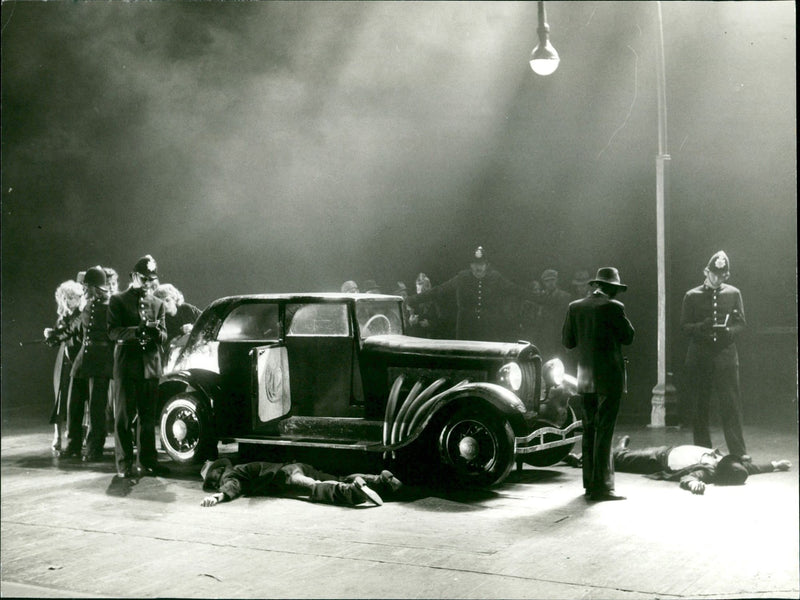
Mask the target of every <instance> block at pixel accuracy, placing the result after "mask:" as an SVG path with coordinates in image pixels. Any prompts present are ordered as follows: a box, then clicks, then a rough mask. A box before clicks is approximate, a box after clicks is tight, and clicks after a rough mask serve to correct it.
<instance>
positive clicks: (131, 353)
mask: <svg viewBox="0 0 800 600" xmlns="http://www.w3.org/2000/svg"><path fill="white" fill-rule="evenodd" d="M148 321H149V322H155V323H156V326H155V330H156V332H157V335H156V337H155V338H154V339H153V340H150V341H149V342H148V343H145V344H143V343H142V342H141V341H140V337H139V332H140V328H141V327H142V326H143V325H144V324H145V323H146V322H148ZM108 337H109V338H110V339H111V340H113V341H114V342H116V347H115V348H114V379H122V378H130V379H157V378H158V377H160V376H161V352H160V346H161V344H163V343H164V341H165V340H166V339H167V326H166V324H165V322H164V303H163V302H162V301H161V300H159V299H158V298H155V297H154V296H151V295H145V294H144V293H143V291H142V288H134V287H130V288H128V289H127V290H125V291H124V292H120V293H119V294H114V295H113V296H111V300H110V301H109V303H108Z"/></svg>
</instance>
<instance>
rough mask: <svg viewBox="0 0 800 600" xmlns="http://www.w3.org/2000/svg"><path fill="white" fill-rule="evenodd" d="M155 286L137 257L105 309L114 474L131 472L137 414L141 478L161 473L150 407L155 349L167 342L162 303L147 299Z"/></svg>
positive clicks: (151, 264)
mask: <svg viewBox="0 0 800 600" xmlns="http://www.w3.org/2000/svg"><path fill="white" fill-rule="evenodd" d="M157 287H158V270H157V265H156V261H155V260H154V259H153V257H152V256H150V255H149V254H148V255H146V256H143V257H142V258H140V259H139V260H138V261H137V262H136V265H135V266H134V267H133V272H132V273H131V285H130V287H128V289H127V290H125V291H124V292H121V293H119V294H116V295H115V296H112V297H111V300H110V302H109V305H108V336H109V337H110V338H111V339H112V340H114V341H115V342H116V347H115V348H114V387H115V392H116V393H115V402H114V445H115V450H114V453H115V457H116V463H117V473H118V474H119V475H120V476H122V477H132V476H133V475H134V474H135V473H134V468H133V467H134V458H133V440H132V439H131V422H132V421H133V417H134V415H138V424H137V428H136V438H137V439H136V447H137V449H138V457H137V458H138V460H137V462H138V465H137V471H138V472H139V474H141V475H154V474H156V475H157V474H160V473H161V472H164V471H165V469H163V468H160V467H159V465H158V462H157V455H156V441H155V404H156V396H157V392H158V378H159V377H160V376H161V352H160V347H161V344H163V343H164V340H166V339H167V327H166V325H165V322H164V303H163V302H161V300H159V299H158V298H156V297H154V296H153V292H154V291H155V289H156V288H157Z"/></svg>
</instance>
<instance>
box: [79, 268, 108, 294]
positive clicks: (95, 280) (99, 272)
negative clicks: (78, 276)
mask: <svg viewBox="0 0 800 600" xmlns="http://www.w3.org/2000/svg"><path fill="white" fill-rule="evenodd" d="M83 283H84V284H85V285H86V287H98V288H100V289H102V290H106V289H108V286H107V285H106V284H107V283H108V278H107V277H106V272H105V271H104V270H103V267H101V266H100V265H97V266H96V267H92V268H91V269H86V275H84V276H83Z"/></svg>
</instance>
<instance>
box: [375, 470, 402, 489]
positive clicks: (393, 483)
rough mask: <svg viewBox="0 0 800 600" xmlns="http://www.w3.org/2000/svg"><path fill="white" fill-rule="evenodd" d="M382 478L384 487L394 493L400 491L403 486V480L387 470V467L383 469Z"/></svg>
mask: <svg viewBox="0 0 800 600" xmlns="http://www.w3.org/2000/svg"><path fill="white" fill-rule="evenodd" d="M380 478H381V485H382V486H383V489H385V490H387V491H388V492H390V493H392V494H396V493H397V492H399V491H400V488H401V487H403V482H402V481H400V480H399V479H398V478H397V477H395V476H394V474H393V473H392V472H391V471H387V470H386V469H384V470H383V471H381V474H380Z"/></svg>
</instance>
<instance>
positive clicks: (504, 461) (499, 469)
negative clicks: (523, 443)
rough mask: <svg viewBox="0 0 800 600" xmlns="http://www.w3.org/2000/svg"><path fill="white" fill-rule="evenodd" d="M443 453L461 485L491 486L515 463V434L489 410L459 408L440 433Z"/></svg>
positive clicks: (448, 467) (444, 461) (499, 480)
mask: <svg viewBox="0 0 800 600" xmlns="http://www.w3.org/2000/svg"><path fill="white" fill-rule="evenodd" d="M439 454H440V455H441V458H442V462H443V464H444V466H445V468H446V470H447V471H448V472H449V473H450V474H451V475H452V476H453V477H454V478H455V479H456V480H457V481H458V482H459V483H463V484H467V485H472V486H479V487H488V486H491V485H495V484H497V483H500V482H501V481H502V480H503V479H505V477H506V475H508V472H509V471H510V470H511V467H512V466H513V464H514V432H513V431H512V429H511V425H509V423H508V421H507V420H506V419H504V418H502V417H501V416H499V415H495V414H492V413H491V412H489V411H488V410H480V409H476V408H472V407H464V408H461V409H458V410H457V411H456V412H455V413H454V414H453V415H452V416H451V417H450V418H449V419H448V420H447V421H446V423H445V424H444V426H443V427H442V430H441V433H440V434H439Z"/></svg>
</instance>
